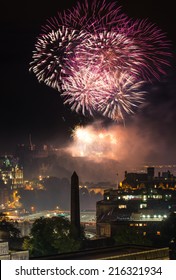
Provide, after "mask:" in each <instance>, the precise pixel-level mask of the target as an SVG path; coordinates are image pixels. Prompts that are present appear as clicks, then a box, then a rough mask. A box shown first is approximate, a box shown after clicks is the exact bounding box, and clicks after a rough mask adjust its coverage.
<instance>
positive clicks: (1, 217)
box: [0, 213, 21, 249]
mask: <svg viewBox="0 0 176 280" xmlns="http://www.w3.org/2000/svg"><path fill="white" fill-rule="evenodd" d="M17 226H18V223H17V222H16V223H15V224H14V223H12V222H10V221H9V218H8V217H7V216H6V214H3V213H0V236H1V239H2V240H3V239H4V240H6V241H9V246H10V249H15V248H16V247H18V246H19V243H20V240H21V238H20V230H19V229H18V228H17Z"/></svg>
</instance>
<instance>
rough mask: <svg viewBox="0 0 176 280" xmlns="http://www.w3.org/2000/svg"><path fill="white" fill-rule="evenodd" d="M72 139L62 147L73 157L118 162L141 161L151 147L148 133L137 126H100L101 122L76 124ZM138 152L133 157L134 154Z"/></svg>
mask: <svg viewBox="0 0 176 280" xmlns="http://www.w3.org/2000/svg"><path fill="white" fill-rule="evenodd" d="M72 138H73V141H72V143H71V144H70V146H69V147H68V148H67V149H66V150H67V151H68V152H69V153H70V154H71V155H72V156H73V157H82V158H87V159H89V160H91V161H94V162H102V161H106V160H115V161H118V162H119V163H123V162H126V161H128V162H127V165H128V164H130V163H132V162H133V163H136V164H137V163H140V164H141V163H142V162H144V160H145V159H146V157H147V156H148V154H149V152H150V151H151V150H152V144H151V138H150V135H149V134H147V133H145V134H141V131H140V130H139V129H138V128H137V126H136V127H135V126H133V127H128V128H126V127H123V126H119V125H112V126H109V127H108V128H106V129H105V128H103V126H102V124H101V122H95V123H94V124H91V125H88V126H85V127H83V126H77V127H75V129H74V130H73V134H72ZM137 154H138V155H140V157H139V158H138V159H137V157H136V155H137Z"/></svg>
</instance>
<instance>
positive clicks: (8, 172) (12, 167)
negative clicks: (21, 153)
mask: <svg viewBox="0 0 176 280" xmlns="http://www.w3.org/2000/svg"><path fill="white" fill-rule="evenodd" d="M0 180H1V184H0V208H1V209H5V208H9V207H12V208H15V207H20V203H19V195H18V189H20V188H23V168H22V167H21V166H20V165H19V163H18V159H17V158H15V157H13V156H11V155H10V156H7V155H5V156H1V157H0Z"/></svg>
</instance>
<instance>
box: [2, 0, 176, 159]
mask: <svg viewBox="0 0 176 280" xmlns="http://www.w3.org/2000/svg"><path fill="white" fill-rule="evenodd" d="M62 2H64V4H60V3H62ZM117 2H118V3H119V5H120V6H122V10H123V11H124V12H125V13H126V14H127V15H128V16H130V17H134V18H141V19H142V18H148V19H149V20H150V22H153V23H155V24H156V25H157V26H158V27H160V28H161V29H162V30H163V31H164V32H166V33H167V37H168V39H169V40H171V42H172V48H173V52H174V53H175V51H176V32H175V26H176V17H175V13H174V11H175V7H174V1H171V0H168V1H164V2H163V1H160V0H155V1H153V0H148V1H141V0H133V1H131V0H119V1H117ZM72 3H76V1H70V0H69V1H59V0H52V1H43V0H35V1H34V0H30V1H3V3H1V16H0V20H1V24H0V34H1V37H0V49H1V67H0V71H1V74H0V77H1V84H0V85H1V87H0V94H1V102H0V104H1V105H0V120H1V127H0V153H4V152H7V153H8V152H9V153H10V152H13V148H14V147H15V146H16V144H17V143H27V142H28V137H29V134H31V135H32V140H33V142H34V143H49V144H52V143H53V144H58V143H60V144H63V143H66V141H69V139H70V133H71V131H72V129H73V128H74V126H75V125H77V124H89V123H91V122H92V119H91V118H88V117H83V116H82V115H77V114H76V113H74V112H71V111H70V109H69V107H67V106H65V105H63V100H62V99H61V98H60V96H59V94H58V92H57V91H55V90H54V89H51V88H49V87H48V86H46V85H45V84H43V83H39V82H38V81H37V79H36V77H35V75H34V74H33V73H29V63H30V61H31V60H32V51H33V50H34V44H35V42H36V37H37V35H39V33H40V31H41V25H44V24H45V22H46V20H47V19H48V18H50V17H52V16H55V15H56V13H57V11H62V10H63V9H66V8H71V6H72ZM174 64H175V62H174V59H173V68H172V69H171V70H170V72H169V74H168V76H167V77H164V78H163V79H162V81H161V82H157V83H156V84H154V85H152V86H151V87H150V89H149V94H148V96H147V102H146V106H145V107H144V108H142V109H141V110H140V111H139V112H138V113H137V115H136V116H133V117H130V118H128V120H127V123H126V125H127V126H128V124H129V125H130V126H132V125H133V123H134V124H135V125H136V126H138V127H139V128H140V129H141V131H143V132H145V131H147V130H150V133H151V135H152V136H153V141H154V142H157V141H158V139H162V142H165V144H164V145H163V147H164V148H166V147H168V155H172V161H174V157H175V148H176V129H175V120H176V71H175V69H174V67H175V65H174Z"/></svg>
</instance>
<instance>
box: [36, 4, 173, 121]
mask: <svg viewBox="0 0 176 280" xmlns="http://www.w3.org/2000/svg"><path fill="white" fill-rule="evenodd" d="M170 56H171V51H170V43H169V42H168V40H167V38H166V35H165V34H164V33H163V32H162V31H161V30H160V29H159V28H158V27H157V26H155V25H154V24H151V23H149V22H148V21H146V20H136V21H134V20H132V19H130V18H128V17H127V16H126V15H124V14H123V13H121V7H118V6H117V5H116V2H115V1H112V2H108V1H107V0H102V1H100V0H93V1H88V0H85V1H84V2H78V3H77V4H76V6H75V7H73V8H72V9H70V10H66V11H64V12H63V13H62V14H61V13H58V15H57V16H56V17H53V18H51V19H50V20H48V21H47V24H46V25H45V26H43V27H42V33H41V34H40V35H39V37H38V39H37V43H36V45H35V50H34V52H33V61H32V62H31V64H30V70H31V71H33V72H34V74H35V75H36V77H37V79H38V80H39V81H42V82H44V83H45V84H47V85H48V86H50V87H52V88H54V89H56V90H58V91H59V92H60V94H61V96H62V97H63V99H64V104H68V105H69V106H70V107H71V110H74V111H76V112H77V113H82V114H84V115H86V113H88V114H90V115H94V112H98V113H100V114H102V115H103V116H105V117H108V118H111V119H113V120H119V119H121V120H123V119H124V116H125V114H133V113H134V112H135V111H136V108H137V107H138V106H139V105H140V104H141V103H142V102H144V95H145V92H144V91H143V90H142V88H143V84H144V81H145V82H151V81H152V80H153V79H158V80H159V79H160V77H161V76H162V75H165V74H166V73H167V67H168V66H170V63H169V59H170Z"/></svg>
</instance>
